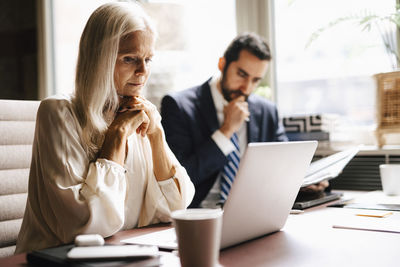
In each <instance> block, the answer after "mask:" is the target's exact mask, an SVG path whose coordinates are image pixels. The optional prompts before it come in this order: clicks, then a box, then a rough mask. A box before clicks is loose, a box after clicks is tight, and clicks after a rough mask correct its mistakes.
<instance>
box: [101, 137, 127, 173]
mask: <svg viewBox="0 0 400 267" xmlns="http://www.w3.org/2000/svg"><path fill="white" fill-rule="evenodd" d="M126 140H127V136H126V132H125V131H122V130H121V129H109V130H108V131H107V134H106V136H105V138H104V142H103V146H102V147H101V150H100V153H99V157H100V158H105V159H108V160H111V161H114V162H116V163H118V164H120V165H121V166H123V165H124V162H125V152H126Z"/></svg>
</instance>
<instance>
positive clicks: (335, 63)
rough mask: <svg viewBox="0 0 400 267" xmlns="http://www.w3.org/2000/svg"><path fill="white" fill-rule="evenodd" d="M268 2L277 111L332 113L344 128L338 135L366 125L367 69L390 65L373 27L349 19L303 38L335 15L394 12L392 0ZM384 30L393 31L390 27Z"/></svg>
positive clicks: (371, 111)
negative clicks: (367, 28)
mask: <svg viewBox="0 0 400 267" xmlns="http://www.w3.org/2000/svg"><path fill="white" fill-rule="evenodd" d="M274 8H275V45H276V56H275V60H276V74H277V104H278V107H279V110H280V113H281V115H289V114H290V115H293V114H305V113H333V114H337V115H339V116H340V121H339V122H340V125H341V126H342V127H339V128H337V129H347V130H346V131H347V133H346V134H345V135H342V136H341V135H340V134H338V135H336V138H338V139H340V138H343V136H349V137H348V138H355V136H354V135H353V136H351V133H354V127H353V126H357V127H358V128H357V129H368V130H372V129H373V128H374V121H375V94H376V92H375V91H376V85H375V81H374V79H373V75H374V74H376V73H380V72H386V71H391V70H392V67H391V63H390V60H389V57H388V55H387V54H386V52H385V49H384V45H383V43H382V41H381V37H380V34H379V32H378V31H377V30H376V28H372V29H371V31H362V30H361V27H360V26H359V25H356V24H355V23H354V22H350V21H349V22H342V23H339V24H337V25H336V26H333V27H329V28H327V29H325V30H324V31H323V32H322V34H321V35H320V36H319V38H317V39H316V40H314V41H313V42H311V44H310V46H308V47H307V48H306V44H307V42H308V41H309V39H310V37H311V35H312V33H313V32H315V31H317V29H319V28H321V27H324V26H326V25H328V24H329V23H330V22H333V21H335V20H336V19H338V18H340V17H345V16H353V15H361V14H363V12H364V14H365V12H372V13H377V14H380V13H390V12H394V11H395V1H394V0H381V1H375V0H329V1H328V0H327V1H319V0H293V1H281V0H279V1H278V0H275V1H274ZM389 34H393V36H395V35H394V34H395V31H394V29H393V32H391V33H389ZM350 130H351V131H350ZM349 134H350V135H349ZM369 134H370V135H371V133H369ZM331 137H332V139H334V138H335V135H331ZM346 138H347V137H346ZM363 141H365V140H363ZM363 141H361V142H363ZM369 142H371V140H369Z"/></svg>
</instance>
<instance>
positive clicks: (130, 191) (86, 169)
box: [16, 97, 194, 253]
mask: <svg viewBox="0 0 400 267" xmlns="http://www.w3.org/2000/svg"><path fill="white" fill-rule="evenodd" d="M81 131H82V129H81V127H80V124H79V123H78V119H77V114H76V111H75V109H74V107H73V104H72V102H71V100H70V98H69V97H58V98H57V97H51V98H48V99H46V100H44V101H42V103H41V104H40V107H39V110H38V114H37V121H36V130H35V137H34V143H33V148H32V163H31V169H30V176H29V190H28V199H27V205H26V210H25V215H24V219H23V223H22V226H21V230H20V233H19V236H18V241H17V249H16V253H20V252H26V251H31V250H35V249H41V248H46V247H51V246H56V245H60V244H64V243H69V242H72V241H73V240H74V238H75V236H76V235H78V234H83V233H87V234H89V233H97V234H100V235H102V236H103V237H107V236H111V235H113V234H114V233H116V232H118V231H120V230H123V229H130V228H133V227H137V226H145V225H148V224H153V223H158V222H168V221H170V212H171V211H173V210H177V209H184V208H186V207H187V206H188V205H189V204H190V202H191V200H192V198H193V195H194V186H193V184H192V182H191V181H190V178H189V176H188V175H187V173H186V170H185V169H184V168H183V167H182V166H181V165H180V164H179V162H178V160H177V159H176V158H175V156H174V155H173V153H172V152H171V150H170V149H169V147H168V145H167V143H166V142H164V143H165V149H166V150H167V152H168V154H169V157H170V158H171V160H172V162H173V163H174V166H175V168H176V174H175V177H176V179H178V181H179V185H180V192H179V190H178V188H177V186H176V184H175V182H174V180H173V179H168V180H165V181H161V182H158V181H157V180H156V178H155V176H154V173H153V161H152V153H151V148H150V143H149V140H148V138H147V137H141V136H140V135H137V134H133V135H131V136H130V137H129V138H128V154H127V157H126V161H125V164H124V167H122V166H121V165H119V164H117V163H115V162H113V161H109V160H106V159H101V158H99V159H97V160H96V161H95V162H89V158H88V156H87V154H86V152H85V150H84V148H83V146H82V143H81V139H80V135H81Z"/></svg>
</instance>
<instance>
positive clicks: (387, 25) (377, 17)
mask: <svg viewBox="0 0 400 267" xmlns="http://www.w3.org/2000/svg"><path fill="white" fill-rule="evenodd" d="M343 22H354V23H356V24H358V25H359V26H360V27H361V30H362V31H368V32H369V31H371V29H372V28H375V29H376V30H377V31H378V32H379V35H380V37H381V39H382V42H383V44H384V46H385V50H386V53H387V55H388V56H389V58H390V61H391V64H392V68H393V69H396V68H397V67H398V66H400V57H399V47H398V45H397V34H396V32H397V31H398V29H399V28H400V6H399V5H397V6H396V9H395V11H394V12H392V13H389V14H376V13H374V12H372V11H370V10H362V11H360V13H358V14H354V15H349V16H344V17H340V18H338V19H336V20H334V21H331V22H330V23H328V24H327V25H326V26H324V27H321V28H319V29H317V30H316V31H315V32H314V33H312V35H311V37H310V39H309V41H308V42H307V44H306V47H308V46H310V45H311V43H312V42H314V41H315V40H316V39H318V37H319V36H320V35H321V34H322V33H323V32H324V31H326V30H327V29H329V28H332V27H334V26H336V25H338V24H341V23H343Z"/></svg>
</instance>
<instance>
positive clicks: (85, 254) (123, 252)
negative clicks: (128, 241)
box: [67, 245, 158, 260]
mask: <svg viewBox="0 0 400 267" xmlns="http://www.w3.org/2000/svg"><path fill="white" fill-rule="evenodd" d="M153 256H158V248H157V247H155V246H137V245H124V246H93V247H74V248H72V249H71V250H70V251H69V252H68V254H67V258H68V259H71V260H84V259H86V260H89V259H93V260H94V259H99V260H100V259H114V258H135V257H153Z"/></svg>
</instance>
